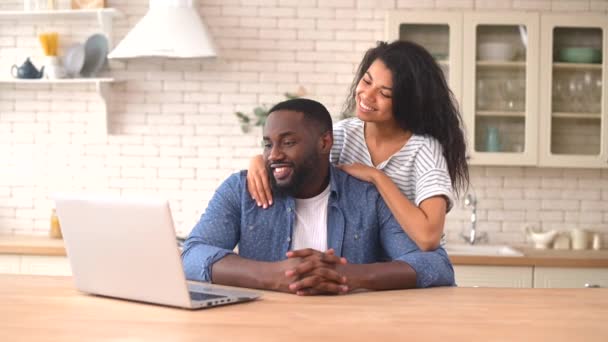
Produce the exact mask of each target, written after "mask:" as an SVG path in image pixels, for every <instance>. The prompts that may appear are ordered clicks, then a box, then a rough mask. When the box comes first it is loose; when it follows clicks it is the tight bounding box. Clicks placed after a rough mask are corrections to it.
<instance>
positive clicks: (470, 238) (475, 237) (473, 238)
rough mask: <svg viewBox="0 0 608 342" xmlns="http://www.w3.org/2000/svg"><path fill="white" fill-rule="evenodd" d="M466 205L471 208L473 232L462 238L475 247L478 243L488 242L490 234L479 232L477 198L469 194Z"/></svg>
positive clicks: (465, 201) (462, 235)
mask: <svg viewBox="0 0 608 342" xmlns="http://www.w3.org/2000/svg"><path fill="white" fill-rule="evenodd" d="M464 205H465V206H466V207H467V208H471V230H470V231H469V234H464V233H462V234H460V237H461V238H462V239H463V240H464V241H465V242H467V243H468V244H471V245H474V244H475V243H476V242H480V241H482V240H483V241H487V240H488V234H487V233H485V232H479V233H478V232H477V198H476V197H475V195H473V194H471V193H468V194H467V196H466V197H465V199H464Z"/></svg>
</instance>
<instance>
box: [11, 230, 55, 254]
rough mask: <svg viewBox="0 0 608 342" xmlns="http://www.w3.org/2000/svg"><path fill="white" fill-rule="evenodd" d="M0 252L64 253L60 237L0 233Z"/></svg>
mask: <svg viewBox="0 0 608 342" xmlns="http://www.w3.org/2000/svg"><path fill="white" fill-rule="evenodd" d="M0 254H20V255H43V256H65V255H66V253H65V247H64V245H63V240H62V239H51V238H50V237H48V236H35V235H0Z"/></svg>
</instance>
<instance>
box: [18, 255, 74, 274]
mask: <svg viewBox="0 0 608 342" xmlns="http://www.w3.org/2000/svg"><path fill="white" fill-rule="evenodd" d="M21 273H22V274H39V275H64V276H69V275H72V270H71V268H70V263H69V261H68V258H66V257H62V256H37V255H23V256H21Z"/></svg>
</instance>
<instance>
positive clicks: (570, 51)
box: [558, 47, 602, 63]
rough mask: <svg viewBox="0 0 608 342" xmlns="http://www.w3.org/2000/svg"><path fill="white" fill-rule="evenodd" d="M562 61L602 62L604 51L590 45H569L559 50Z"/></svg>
mask: <svg viewBox="0 0 608 342" xmlns="http://www.w3.org/2000/svg"><path fill="white" fill-rule="evenodd" d="M558 58H559V60H560V62H567V63H601V62H602V51H601V50H600V49H595V48H590V47H569V48H563V49H560V50H559V54H558Z"/></svg>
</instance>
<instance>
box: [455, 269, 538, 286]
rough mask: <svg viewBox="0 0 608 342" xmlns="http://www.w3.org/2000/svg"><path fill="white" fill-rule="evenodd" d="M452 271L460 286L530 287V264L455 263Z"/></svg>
mask: <svg viewBox="0 0 608 342" xmlns="http://www.w3.org/2000/svg"><path fill="white" fill-rule="evenodd" d="M454 272H455V277H456V284H457V285H458V286H460V287H517V288H522V287H523V288H530V287H532V276H533V267H531V266H470V265H455V266H454Z"/></svg>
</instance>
